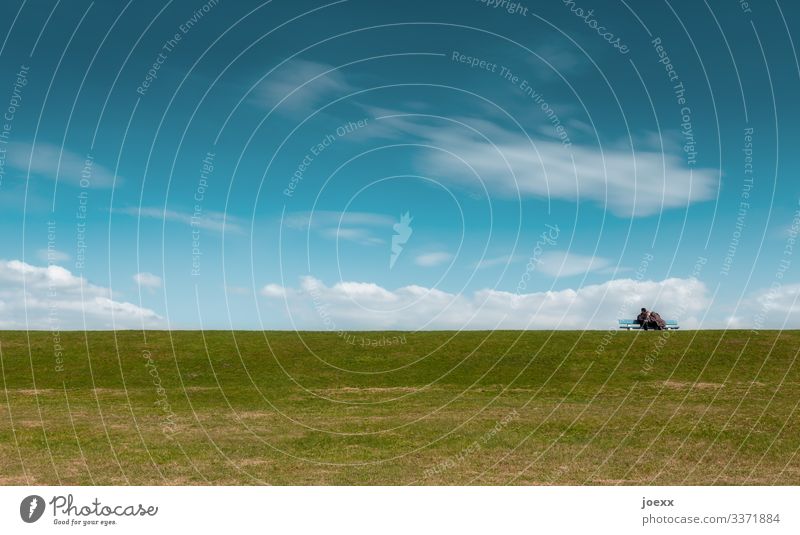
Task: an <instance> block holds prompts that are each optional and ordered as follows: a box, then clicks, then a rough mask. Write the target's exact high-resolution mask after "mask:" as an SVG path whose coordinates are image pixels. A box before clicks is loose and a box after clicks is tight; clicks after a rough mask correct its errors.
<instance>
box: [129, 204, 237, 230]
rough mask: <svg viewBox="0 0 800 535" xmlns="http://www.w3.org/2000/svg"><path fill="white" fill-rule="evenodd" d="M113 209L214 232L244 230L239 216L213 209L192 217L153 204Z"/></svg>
mask: <svg viewBox="0 0 800 535" xmlns="http://www.w3.org/2000/svg"><path fill="white" fill-rule="evenodd" d="M115 211H116V212H119V213H121V214H126V215H131V216H134V217H139V218H147V219H156V220H159V221H175V222H177V223H183V224H184V225H188V226H195V227H198V228H202V229H206V230H213V231H214V232H222V231H223V230H224V231H225V232H233V233H237V234H241V233H243V232H244V227H243V224H242V222H241V221H240V220H239V218H237V217H234V216H232V215H229V214H226V213H224V212H215V211H213V210H205V211H203V213H202V215H200V216H199V217H193V215H192V214H190V213H187V212H178V211H176V210H165V209H164V208H157V207H153V206H142V207H141V208H135V207H129V208H120V209H119V210H116V209H115Z"/></svg>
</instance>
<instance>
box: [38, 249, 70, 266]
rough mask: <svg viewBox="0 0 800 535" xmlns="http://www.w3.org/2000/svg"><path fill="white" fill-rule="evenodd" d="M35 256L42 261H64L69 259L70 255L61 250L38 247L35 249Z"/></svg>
mask: <svg viewBox="0 0 800 535" xmlns="http://www.w3.org/2000/svg"><path fill="white" fill-rule="evenodd" d="M36 258H38V259H39V260H41V261H42V262H50V263H56V262H66V261H67V260H69V258H70V256H69V255H68V254H67V253H65V252H63V251H59V250H58V249H52V248H51V249H39V250H38V251H36Z"/></svg>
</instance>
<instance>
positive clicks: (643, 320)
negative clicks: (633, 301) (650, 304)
mask: <svg viewBox="0 0 800 535" xmlns="http://www.w3.org/2000/svg"><path fill="white" fill-rule="evenodd" d="M636 323H638V324H639V325H641V326H642V329H644V330H645V331H646V330H648V329H653V330H656V331H661V330H663V329H665V328H666V327H667V322H665V321H664V320H663V319H661V315H659V313H658V312H642V313H641V314H639V315H638V316H636Z"/></svg>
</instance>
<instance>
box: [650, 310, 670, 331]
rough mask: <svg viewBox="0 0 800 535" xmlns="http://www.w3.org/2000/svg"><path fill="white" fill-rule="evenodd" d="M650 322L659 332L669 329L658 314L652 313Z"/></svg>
mask: <svg viewBox="0 0 800 535" xmlns="http://www.w3.org/2000/svg"><path fill="white" fill-rule="evenodd" d="M650 320H651V321H652V322H653V323H655V324H656V329H658V330H659V331H663V330H664V329H666V328H667V322H666V321H664V320H663V319H661V315H660V314H659V313H658V312H651V313H650Z"/></svg>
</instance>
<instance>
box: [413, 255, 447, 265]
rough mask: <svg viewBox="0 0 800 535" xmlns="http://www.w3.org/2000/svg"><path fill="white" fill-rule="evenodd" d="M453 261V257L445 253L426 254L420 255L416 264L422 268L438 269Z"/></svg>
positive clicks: (416, 259) (415, 261)
mask: <svg viewBox="0 0 800 535" xmlns="http://www.w3.org/2000/svg"><path fill="white" fill-rule="evenodd" d="M452 259H453V255H452V254H450V253H447V252H444V251H437V252H433V253H425V254H421V255H418V256H417V257H416V258H415V259H414V263H415V264H417V265H418V266H422V267H436V266H440V265H442V264H444V263H447V262H449V261H450V260H452Z"/></svg>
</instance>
